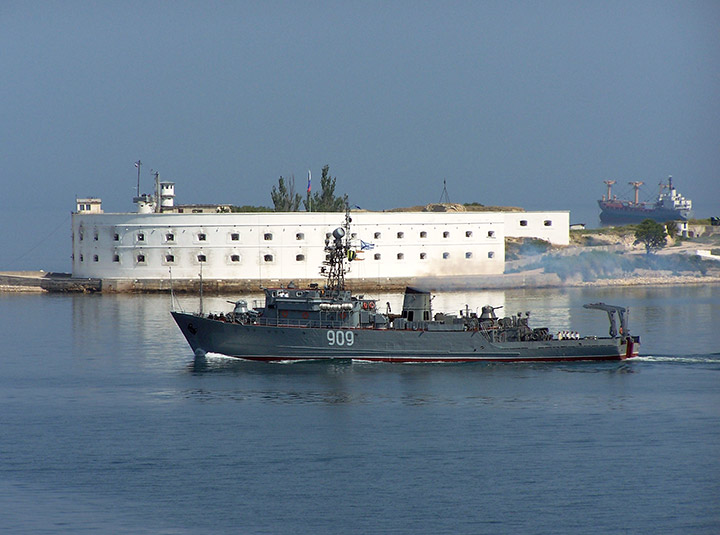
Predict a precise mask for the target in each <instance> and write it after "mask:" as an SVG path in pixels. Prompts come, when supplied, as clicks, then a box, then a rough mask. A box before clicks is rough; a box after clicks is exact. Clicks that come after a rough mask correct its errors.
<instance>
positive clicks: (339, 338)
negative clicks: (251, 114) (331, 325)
mask: <svg viewBox="0 0 720 535" xmlns="http://www.w3.org/2000/svg"><path fill="white" fill-rule="evenodd" d="M327 340H328V345H331V346H351V345H353V344H354V343H355V333H354V332H352V331H328V332H327Z"/></svg>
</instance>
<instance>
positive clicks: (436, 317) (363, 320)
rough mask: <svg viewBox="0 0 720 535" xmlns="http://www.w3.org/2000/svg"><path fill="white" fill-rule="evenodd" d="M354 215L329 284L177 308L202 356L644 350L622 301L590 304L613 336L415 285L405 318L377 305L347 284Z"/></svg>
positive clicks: (341, 233) (457, 357) (603, 355)
mask: <svg viewBox="0 0 720 535" xmlns="http://www.w3.org/2000/svg"><path fill="white" fill-rule="evenodd" d="M350 223H351V218H350V216H349V214H348V213H346V215H345V222H344V223H343V225H342V226H340V227H338V228H336V229H335V230H334V231H333V233H332V235H331V236H330V237H328V238H327V239H326V240H325V253H326V259H325V262H324V263H323V266H321V268H320V271H321V274H322V275H324V277H325V279H326V282H325V284H324V285H323V287H320V286H319V285H317V284H311V285H310V286H309V287H306V288H298V287H295V285H294V284H293V283H289V284H287V285H285V286H281V287H279V288H263V291H264V293H265V303H264V306H261V307H255V308H250V307H248V304H247V301H245V300H239V301H236V302H232V303H234V309H233V310H232V311H229V312H210V313H205V312H203V311H202V305H201V307H200V312H193V313H191V312H184V311H178V310H173V311H171V314H172V316H173V318H174V319H175V322H176V323H177V325H178V327H179V328H180V330H181V331H182V333H183V335H184V336H185V338H186V339H187V341H188V343H189V344H190V347H191V348H192V350H193V351H194V353H195V356H196V357H204V356H205V355H206V354H207V353H218V354H221V355H225V356H229V357H237V358H242V359H248V360H265V361H293V360H325V359H357V360H365V361H383V362H475V361H493V362H517V361H530V362H543V361H576V360H622V359H626V358H631V357H634V356H637V354H638V347H639V345H640V338H639V337H638V336H631V335H630V333H629V330H628V311H627V309H626V308H624V307H620V306H614V305H607V304H604V303H591V304H586V305H584V307H585V308H592V309H597V310H600V311H604V312H606V313H607V315H608V319H609V320H610V331H609V336H605V337H599V336H580V335H579V334H576V333H565V334H564V335H563V334H556V335H553V334H552V333H550V332H549V330H548V328H546V327H535V328H533V327H531V326H530V322H529V319H530V318H529V316H530V313H529V312H527V313H525V315H522V314H518V315H516V316H509V317H498V316H497V314H496V312H495V311H496V310H497V309H498V308H499V307H492V306H490V305H486V306H483V307H482V309H481V313H480V315H478V314H477V313H475V312H473V311H472V310H474V309H472V310H471V309H470V307H468V306H466V308H465V310H464V311H460V314H458V315H454V314H452V315H451V314H444V313H436V314H433V310H432V296H431V294H430V292H428V291H425V290H422V289H418V288H412V287H408V288H406V290H405V294H404V299H403V308H402V312H401V313H400V314H392V313H390V311H389V308H388V310H386V311H385V312H384V313H383V312H380V311H379V310H378V306H377V302H376V300H374V299H366V298H365V296H363V295H358V296H353V295H352V293H351V292H350V291H349V290H347V289H345V273H346V272H347V270H348V268H349V262H351V261H352V260H353V258H354V254H355V250H354V247H353V246H352V245H351V241H350V238H349V236H350V233H349V226H350Z"/></svg>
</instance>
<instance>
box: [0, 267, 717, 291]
mask: <svg viewBox="0 0 720 535" xmlns="http://www.w3.org/2000/svg"><path fill="white" fill-rule="evenodd" d="M283 282H287V281H267V280H264V281H263V280H253V281H250V280H248V281H227V280H224V281H216V280H206V281H204V287H203V291H204V292H205V293H208V294H215V295H221V294H223V293H241V294H242V293H248V292H250V293H252V292H255V291H257V289H258V288H260V287H261V286H262V285H266V286H267V285H278V286H280V285H281V283H283ZM296 282H297V284H298V286H303V285H304V284H308V283H310V282H318V281H296ZM699 284H703V285H704V284H720V269H716V268H713V269H712V270H711V272H710V273H707V274H705V275H702V274H700V273H692V274H687V273H685V274H675V273H672V272H669V271H668V272H662V271H659V272H649V271H646V270H643V272H640V273H636V274H634V275H627V274H626V275H624V276H622V277H613V278H597V279H595V280H582V279H581V277H579V276H576V277H569V278H566V279H565V280H562V279H561V278H560V277H559V276H558V275H557V274H555V273H544V272H543V270H542V269H534V270H530V271H522V272H516V273H507V274H504V275H490V276H485V277H480V276H478V277H432V278H422V279H383V280H359V281H352V282H351V281H348V287H349V288H350V289H351V290H352V291H402V290H404V288H405V287H406V286H418V287H423V288H428V289H431V290H432V291H462V290H489V289H494V290H501V289H514V288H570V287H609V286H628V287H630V286H691V285H699ZM170 289H171V288H170V281H168V280H164V279H163V280H153V281H138V280H123V281H119V280H112V281H109V280H108V281H103V280H99V279H74V278H72V277H71V276H70V275H69V274H66V273H46V272H44V271H27V272H22V271H15V272H0V294H2V293H35V294H37V293H169V292H170ZM173 290H174V291H175V292H177V293H185V294H195V293H199V290H200V285H199V281H182V280H176V281H174V282H173Z"/></svg>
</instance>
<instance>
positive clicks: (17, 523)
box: [0, 286, 720, 534]
mask: <svg viewBox="0 0 720 535" xmlns="http://www.w3.org/2000/svg"><path fill="white" fill-rule="evenodd" d="M378 297H379V298H380V299H381V302H382V303H383V304H384V303H385V302H386V301H388V302H390V303H391V306H393V309H396V307H398V308H399V302H400V299H399V297H398V296H392V295H382V296H378ZM229 298H230V299H232V296H229ZM591 301H605V302H609V303H616V304H625V305H628V306H630V308H631V317H630V320H631V327H632V329H631V330H632V331H633V333H635V334H639V335H640V336H641V337H642V341H643V346H642V348H641V353H642V355H643V356H642V357H640V358H639V359H635V360H633V361H629V362H623V363H603V364H596V363H574V364H542V365H539V364H535V365H529V364H459V365H458V364H454V365H439V364H415V365H402V364H367V363H360V362H338V363H300V364H273V363H251V362H243V361H234V360H230V359H225V358H221V357H212V356H211V357H210V358H208V359H207V360H206V361H205V362H194V361H193V358H192V353H191V351H190V349H189V347H188V346H187V345H186V343H185V341H184V339H183V338H182V337H181V335H180V332H179V331H178V329H177V328H176V327H175V325H174V324H173V322H172V319H171V318H170V315H169V314H168V309H169V298H168V297H167V296H63V295H7V294H5V295H2V294H0V325H1V327H0V332H1V333H2V345H3V348H2V353H1V355H2V356H1V358H0V511H2V512H1V513H0V532H2V533H10V534H15V533H19V534H43V533H49V534H54V533H73V534H76V533H111V534H112V533H122V534H125V533H127V534H130V533H132V534H138V533H139V534H143V533H152V534H158V533H159V534H162V533H165V534H194V533H203V534H226V533H227V534H230V533H232V534H258V533H267V534H297V533H311V534H337V533H343V534H345V533H349V534H365V533H383V534H385V533H403V534H405V533H407V534H416V533H427V534H439V533H452V534H458V533H468V534H477V533H488V534H496V533H538V534H540V533H547V534H577V533H654V534H658V533H673V534H675V533H682V534H705V533H707V534H711V533H713V534H716V533H719V532H720V287H719V286H709V287H668V288H609V289H598V288H586V289H567V290H526V291H498V292H482V293H477V294H459V293H455V294H440V295H438V296H437V298H436V299H435V301H434V306H435V309H436V310H444V311H450V312H452V311H455V309H459V308H461V307H464V304H465V303H466V302H468V303H475V305H478V304H484V303H485V302H488V303H492V304H494V305H496V306H499V305H503V306H504V307H505V308H504V309H503V310H504V311H505V312H506V313H507V314H508V315H509V314H512V313H516V312H518V311H525V310H530V311H532V312H533V316H531V321H533V323H534V324H535V325H536V326H538V325H548V326H550V327H551V329H552V330H553V331H555V330H561V329H567V330H576V331H580V332H583V333H593V334H604V333H605V332H607V318H606V316H605V315H604V314H603V313H601V312H598V311H590V310H585V309H582V308H581V305H582V304H583V303H586V302H591ZM181 305H182V306H183V307H185V308H186V309H193V308H195V307H196V305H197V301H196V299H195V298H190V297H186V298H184V299H183V300H182V302H181ZM205 306H206V307H209V308H217V309H220V308H222V307H224V306H226V304H225V303H224V299H220V298H215V299H211V300H207V302H206V303H205ZM227 306H229V305H227Z"/></svg>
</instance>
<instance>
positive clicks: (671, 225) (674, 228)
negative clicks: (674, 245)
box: [665, 221, 680, 238]
mask: <svg viewBox="0 0 720 535" xmlns="http://www.w3.org/2000/svg"><path fill="white" fill-rule="evenodd" d="M665 229H666V230H667V233H668V236H670V237H671V238H674V237H675V236H677V234H678V231H679V230H680V229H679V228H678V224H677V221H667V222H666V223H665Z"/></svg>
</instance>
